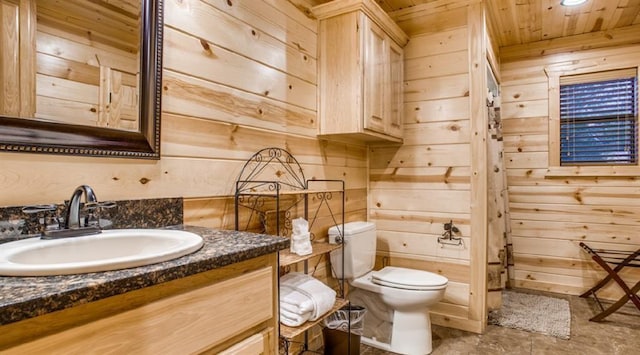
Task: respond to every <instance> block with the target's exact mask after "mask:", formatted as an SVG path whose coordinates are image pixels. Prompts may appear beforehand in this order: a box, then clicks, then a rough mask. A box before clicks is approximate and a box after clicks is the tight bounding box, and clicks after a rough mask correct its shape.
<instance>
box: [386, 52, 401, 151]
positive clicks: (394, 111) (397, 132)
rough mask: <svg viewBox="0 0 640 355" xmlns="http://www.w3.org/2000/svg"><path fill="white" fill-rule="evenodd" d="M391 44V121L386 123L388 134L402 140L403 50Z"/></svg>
mask: <svg viewBox="0 0 640 355" xmlns="http://www.w3.org/2000/svg"><path fill="white" fill-rule="evenodd" d="M388 42H389V62H390V71H389V76H390V78H389V81H390V84H389V87H388V88H389V90H390V94H389V96H390V97H389V120H388V121H387V122H386V123H387V127H386V132H385V133H387V134H389V135H390V136H394V137H398V138H402V129H403V128H402V116H403V111H402V110H403V90H404V75H403V64H402V63H403V55H402V48H400V46H398V45H397V44H395V43H394V42H393V41H388Z"/></svg>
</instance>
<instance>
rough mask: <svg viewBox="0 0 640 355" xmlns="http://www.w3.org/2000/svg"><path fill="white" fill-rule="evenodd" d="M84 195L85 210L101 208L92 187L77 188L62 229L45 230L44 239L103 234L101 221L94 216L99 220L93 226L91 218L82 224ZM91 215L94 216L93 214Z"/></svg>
mask: <svg viewBox="0 0 640 355" xmlns="http://www.w3.org/2000/svg"><path fill="white" fill-rule="evenodd" d="M82 195H84V205H85V209H87V210H90V211H92V210H93V209H96V208H99V207H100V204H99V203H98V199H97V198H96V194H95V193H94V192H93V189H92V188H91V187H89V186H88V185H80V186H78V187H76V189H75V190H74V191H73V194H72V195H71V198H70V199H69V205H68V206H67V210H66V211H65V214H64V216H65V217H64V224H63V225H62V228H59V229H54V230H45V231H44V233H43V235H42V239H57V238H67V237H76V236H82V235H91V234H98V233H101V232H102V230H100V223H99V222H100V219H99V218H98V217H96V216H94V218H95V219H97V221H96V223H95V224H93V225H92V224H90V223H89V222H90V220H89V217H87V218H86V219H85V221H84V224H83V223H80V199H81V198H82ZM90 215H92V216H93V212H91V213H90Z"/></svg>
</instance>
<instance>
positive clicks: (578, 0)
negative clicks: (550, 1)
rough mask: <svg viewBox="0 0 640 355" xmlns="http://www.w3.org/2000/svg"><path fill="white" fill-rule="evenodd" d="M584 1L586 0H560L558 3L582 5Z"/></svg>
mask: <svg viewBox="0 0 640 355" xmlns="http://www.w3.org/2000/svg"><path fill="white" fill-rule="evenodd" d="M585 2H587V0H562V1H560V5H563V6H576V5H582V4H584V3H585Z"/></svg>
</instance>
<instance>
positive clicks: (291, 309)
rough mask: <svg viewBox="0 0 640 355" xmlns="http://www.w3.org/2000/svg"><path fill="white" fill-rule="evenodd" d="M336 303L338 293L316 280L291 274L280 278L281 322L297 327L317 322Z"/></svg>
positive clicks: (303, 275) (304, 275)
mask: <svg viewBox="0 0 640 355" xmlns="http://www.w3.org/2000/svg"><path fill="white" fill-rule="evenodd" d="M335 301H336V291H334V290H333V289H332V288H330V287H329V286H327V285H325V284H323V283H322V282H320V281H318V280H316V279H315V278H313V277H311V276H309V275H306V274H303V273H299V272H290V273H288V274H286V275H284V276H282V277H281V278H280V322H282V324H284V325H287V326H290V327H297V326H300V325H302V324H303V323H304V322H306V321H308V320H311V321H314V320H317V319H318V318H320V317H321V316H322V315H323V314H325V313H327V312H328V311H329V310H330V309H331V308H332V307H333V304H334V303H335Z"/></svg>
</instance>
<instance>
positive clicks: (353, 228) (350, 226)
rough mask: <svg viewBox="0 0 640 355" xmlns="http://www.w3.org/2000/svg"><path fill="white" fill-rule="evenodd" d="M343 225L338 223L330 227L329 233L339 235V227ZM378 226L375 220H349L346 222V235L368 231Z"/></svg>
mask: <svg viewBox="0 0 640 355" xmlns="http://www.w3.org/2000/svg"><path fill="white" fill-rule="evenodd" d="M339 227H342V225H337V226H333V227H331V228H329V235H339V233H338V230H339V229H338V228H339ZM375 228H376V225H375V224H374V223H373V222H364V221H357V222H348V223H345V224H344V235H345V236H347V235H354V234H356V233H362V232H366V231H370V230H373V229H375Z"/></svg>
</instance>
